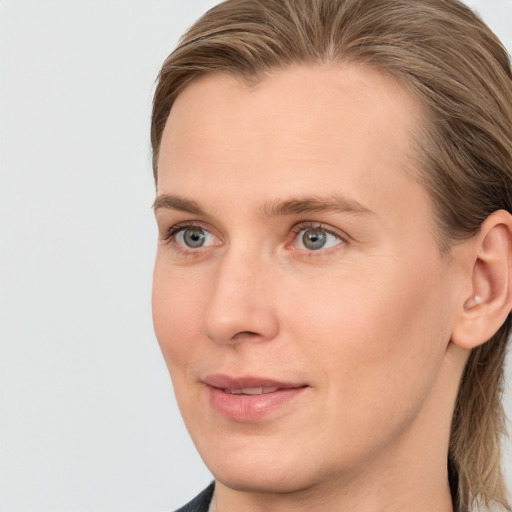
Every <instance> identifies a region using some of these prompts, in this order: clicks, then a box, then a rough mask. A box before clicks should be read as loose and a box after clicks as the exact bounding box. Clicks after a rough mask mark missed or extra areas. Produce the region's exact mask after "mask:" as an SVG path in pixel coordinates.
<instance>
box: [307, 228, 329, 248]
mask: <svg viewBox="0 0 512 512" xmlns="http://www.w3.org/2000/svg"><path fill="white" fill-rule="evenodd" d="M302 242H303V243H304V247H306V248H307V249H310V250H317V249H321V248H322V247H323V246H324V245H325V243H326V242H327V236H326V234H325V231H322V230H320V229H306V231H304V234H303V235H302Z"/></svg>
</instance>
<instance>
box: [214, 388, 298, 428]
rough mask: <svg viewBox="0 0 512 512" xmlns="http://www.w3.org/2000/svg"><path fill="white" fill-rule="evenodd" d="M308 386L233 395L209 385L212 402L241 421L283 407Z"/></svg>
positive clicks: (219, 411) (224, 414)
mask: <svg viewBox="0 0 512 512" xmlns="http://www.w3.org/2000/svg"><path fill="white" fill-rule="evenodd" d="M305 389H306V387H300V388H289V389H278V390H277V391H274V392H273V393H263V394H261V395H231V394H229V393H225V392H224V391H222V389H218V388H214V387H211V386H208V390H209V393H210V403H211V405H212V407H213V408H214V409H215V411H217V412H218V413H219V414H221V415H222V416H225V417H226V418H229V419H231V420H235V421H240V422H251V421H257V420H260V419H262V418H264V417H265V416H268V415H269V414H271V413H273V412H274V411H277V410H278V409H281V408H282V407H284V406H285V405H286V404H288V403H290V402H291V401H292V400H294V399H295V398H296V397H297V396H298V395H300V394H301V393H303V392H304V391H305Z"/></svg>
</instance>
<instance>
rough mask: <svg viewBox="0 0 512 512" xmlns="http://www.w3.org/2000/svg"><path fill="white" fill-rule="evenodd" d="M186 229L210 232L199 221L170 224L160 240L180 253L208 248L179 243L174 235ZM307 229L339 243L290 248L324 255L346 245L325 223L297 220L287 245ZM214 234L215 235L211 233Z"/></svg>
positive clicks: (309, 254) (310, 253) (346, 238)
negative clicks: (314, 248)
mask: <svg viewBox="0 0 512 512" xmlns="http://www.w3.org/2000/svg"><path fill="white" fill-rule="evenodd" d="M187 229H202V230H204V231H206V232H208V233H210V231H209V228H208V227H207V226H205V225H204V224H202V223H200V222H194V223H179V224H175V225H173V226H171V227H170V228H169V229H168V230H167V233H166V234H165V236H164V237H162V242H163V243H165V244H168V245H172V247H173V249H174V250H176V251H177V252H178V253H180V254H182V255H185V256H186V255H191V254H197V255H199V254H201V253H203V252H204V251H205V250H207V249H208V247H211V246H207V247H198V248H196V249H191V248H186V247H184V246H183V245H181V244H179V243H178V242H177V241H176V239H175V237H176V235H178V234H179V233H180V232H183V231H186V230H187ZM307 229H313V230H319V231H324V232H325V233H327V234H329V235H331V236H334V237H336V238H337V239H338V240H339V243H337V244H336V245H335V246H334V247H329V248H327V249H319V250H317V251H314V250H307V249H294V248H292V250H301V251H302V252H303V253H304V254H305V255H306V256H308V257H309V256H326V255H328V254H331V252H333V251H336V250H337V249H338V246H339V245H347V244H348V243H349V237H348V236H347V235H346V234H344V233H340V232H338V231H336V230H334V229H332V228H331V227H329V226H326V225H325V224H322V223H320V222H307V221H306V222H299V223H298V224H295V225H294V226H293V227H292V228H291V229H290V233H291V234H293V237H292V240H291V241H290V242H287V244H286V245H287V246H289V245H290V243H291V242H293V240H295V238H296V237H297V236H298V235H299V234H300V232H301V231H304V230H307ZM213 236H215V235H213Z"/></svg>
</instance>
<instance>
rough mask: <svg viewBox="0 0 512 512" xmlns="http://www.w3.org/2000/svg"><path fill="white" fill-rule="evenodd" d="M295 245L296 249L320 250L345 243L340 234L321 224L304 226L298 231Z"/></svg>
mask: <svg viewBox="0 0 512 512" xmlns="http://www.w3.org/2000/svg"><path fill="white" fill-rule="evenodd" d="M296 233H297V234H296V236H295V240H294V246H295V248H296V249H302V250H306V251H319V250H321V249H330V248H331V247H335V246H336V245H339V244H341V243H343V240H342V239H341V237H340V236H338V235H336V234H334V233H331V232H330V231H328V230H327V229H325V228H323V227H321V226H309V227H302V229H300V227H299V230H298V231H296Z"/></svg>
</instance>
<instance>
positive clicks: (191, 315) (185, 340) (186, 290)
mask: <svg viewBox="0 0 512 512" xmlns="http://www.w3.org/2000/svg"><path fill="white" fill-rule="evenodd" d="M199 284H200V282H199V281H197V280H194V279H180V277H179V273H178V272H173V271H172V270H170V269H168V268H167V266H166V265H165V264H162V263H161V262H160V261H159V260H158V258H157V261H156V264H155V270H154V275H153V292H152V308H153V324H154V328H155V334H156V337H157V339H158V343H159V345H160V349H161V351H162V354H163V356H164V359H165V362H166V364H167V366H168V368H169V370H170V371H171V377H174V372H173V371H172V370H173V369H174V368H176V367H184V366H186V364H187V361H188V360H190V358H191V354H192V353H193V351H194V348H195V345H194V343H192V340H193V338H194V337H195V338H197V329H198V324H199V319H200V317H201V311H202V304H201V297H202V296H203V295H204V294H202V293H201V292H202V290H201V286H200V285H199Z"/></svg>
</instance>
